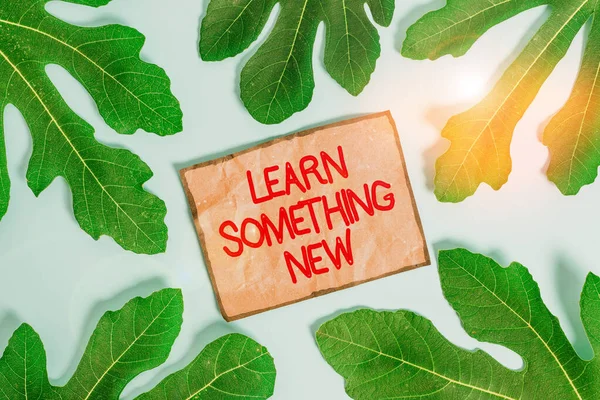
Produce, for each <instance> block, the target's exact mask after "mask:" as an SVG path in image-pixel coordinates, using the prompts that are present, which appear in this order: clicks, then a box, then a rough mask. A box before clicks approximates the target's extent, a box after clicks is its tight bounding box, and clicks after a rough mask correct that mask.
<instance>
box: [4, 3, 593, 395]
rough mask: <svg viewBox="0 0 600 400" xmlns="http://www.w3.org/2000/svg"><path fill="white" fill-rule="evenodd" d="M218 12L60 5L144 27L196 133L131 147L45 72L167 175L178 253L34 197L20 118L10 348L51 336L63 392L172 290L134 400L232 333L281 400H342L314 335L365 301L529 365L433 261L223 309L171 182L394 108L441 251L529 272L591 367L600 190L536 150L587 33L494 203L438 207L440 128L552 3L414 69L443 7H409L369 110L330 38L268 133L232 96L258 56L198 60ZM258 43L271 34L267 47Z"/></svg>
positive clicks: (101, 132)
mask: <svg viewBox="0 0 600 400" xmlns="http://www.w3.org/2000/svg"><path fill="white" fill-rule="evenodd" d="M206 2H207V0H204V1H202V0H176V1H164V0H162V1H161V0H115V1H113V2H112V3H111V4H110V5H109V6H107V7H104V8H101V9H99V10H94V9H91V8H85V7H80V6H74V5H71V4H64V3H62V4H61V3H52V4H50V5H49V10H51V11H52V12H53V13H54V14H55V15H59V16H61V17H63V18H64V19H66V20H67V21H70V22H73V23H77V24H82V25H98V24H105V23H115V22H117V23H122V24H125V25H130V26H133V27H135V28H137V29H138V30H140V31H141V32H143V33H144V34H145V35H146V36H147V39H148V40H147V44H146V46H145V47H144V50H143V57H144V58H145V59H147V60H149V61H151V62H154V63H157V64H159V65H161V66H162V67H164V68H165V69H166V70H167V73H168V74H169V75H170V76H171V78H172V79H173V91H174V93H175V94H176V95H177V97H178V98H179V100H180V101H181V103H182V107H183V112H184V115H185V117H184V127H185V128H184V132H183V133H181V134H178V135H176V136H172V137H168V138H160V137H158V136H154V135H150V134H146V133H144V132H138V133H137V134H135V135H133V136H129V137H126V136H119V135H117V134H116V133H114V132H113V131H111V129H109V128H108V127H107V126H106V124H105V123H104V122H103V121H102V119H101V118H100V116H99V115H98V112H97V110H96V107H95V105H94V104H93V102H92V101H91V99H90V97H89V95H88V94H87V93H86V92H85V91H84V90H83V89H82V87H81V86H80V85H79V84H78V83H77V82H76V81H75V80H74V79H73V78H71V77H70V76H69V75H68V74H67V73H66V72H65V71H64V70H62V69H61V68H59V67H56V66H52V67H49V68H48V73H49V74H50V76H51V78H52V79H53V81H54V82H55V83H56V85H57V86H58V88H59V89H60V91H61V93H62V94H63V95H64V97H65V98H66V100H67V102H68V103H69V104H70V105H71V106H72V108H73V109H74V110H76V111H77V112H78V113H79V114H80V115H81V116H82V117H83V118H84V119H86V120H87V121H89V122H90V123H91V124H92V125H93V126H94V127H95V128H96V131H97V137H98V139H99V140H101V141H102V142H104V143H107V144H110V145H113V146H122V147H125V148H128V149H132V150H134V151H135V152H136V153H137V154H139V155H140V156H141V157H142V159H144V160H145V161H146V162H147V163H148V164H149V165H150V166H151V167H152V169H153V170H154V172H155V177H154V178H153V179H152V180H151V181H150V182H149V183H148V185H147V188H148V189H149V190H151V191H152V192H154V193H156V194H157V195H159V196H160V197H161V198H163V199H164V200H165V201H166V203H167V206H168V208H169V214H168V216H167V220H166V222H167V224H168V226H169V233H170V239H169V247H168V251H167V253H166V254H163V255H158V256H154V257H148V256H137V255H134V254H132V253H128V252H125V251H123V250H122V249H121V248H120V247H118V246H117V245H116V244H115V243H114V242H113V241H112V239H109V238H103V239H101V240H100V241H99V242H94V241H93V240H92V239H91V238H90V237H89V236H87V235H86V234H85V233H84V232H83V231H81V230H80V229H79V227H78V226H77V224H76V222H75V220H74V218H73V215H72V210H71V195H70V192H69V190H68V188H67V187H66V185H65V183H64V181H62V180H57V181H56V182H55V183H54V184H53V185H52V186H51V187H50V188H49V189H48V190H46V191H45V192H44V193H43V194H42V195H41V196H40V198H39V199H36V198H34V196H33V194H32V193H31V192H30V190H29V189H28V188H27V186H26V183H25V171H26V165H27V160H28V158H29V155H30V153H31V140H30V138H29V134H28V132H27V129H26V127H25V124H24V122H23V119H22V117H21V116H20V115H19V113H18V112H17V111H16V110H15V109H14V108H13V107H9V108H8V109H7V110H6V118H7V119H6V122H7V126H6V140H7V148H8V153H9V154H8V159H9V167H10V176H11V178H12V181H13V188H12V200H11V205H10V209H9V212H8V214H7V215H6V216H5V217H4V219H3V220H2V221H1V223H0V277H1V278H0V348H3V347H4V346H5V345H6V342H7V340H8V338H9V336H10V335H11V333H12V331H13V330H14V329H15V328H16V327H17V326H18V325H19V324H20V323H21V322H22V321H27V322H28V323H30V324H31V325H33V327H34V328H35V329H36V330H37V331H38V332H39V333H40V335H41V337H42V339H43V341H44V344H45V347H46V350H47V353H48V367H49V373H50V376H51V379H52V381H53V383H55V384H62V383H65V382H66V380H68V378H69V376H70V374H72V372H73V371H74V368H75V366H76V365H77V363H78V361H79V358H80V357H81V354H82V352H83V348H84V345H85V344H86V343H87V340H88V338H89V335H90V334H91V332H92V330H93V328H94V326H95V324H96V322H97V320H98V319H99V318H100V316H101V315H102V314H103V313H104V311H106V310H108V309H117V308H120V307H121V306H122V305H123V304H124V303H125V302H126V301H127V300H129V299H130V298H132V297H134V296H138V295H141V296H146V295H149V294H150V293H151V292H152V291H154V290H157V289H160V288H163V287H167V286H170V287H179V288H182V289H183V294H184V297H185V316H184V318H185V321H184V325H183V328H182V332H181V336H180V337H179V339H178V340H177V342H176V343H175V347H174V349H173V351H172V354H171V357H170V358H169V360H168V361H167V363H166V364H165V365H163V366H162V367H160V368H158V369H156V370H153V371H150V372H148V373H145V374H143V375H142V376H141V377H139V378H138V379H136V380H135V381H134V382H133V383H132V384H131V385H130V386H129V387H128V388H127V389H126V391H125V393H124V398H126V399H132V398H133V397H134V396H135V395H137V394H139V393H141V392H143V391H145V390H148V389H149V388H150V387H152V386H153V385H154V384H155V383H157V382H158V380H159V379H161V378H163V377H164V376H166V375H167V374H169V373H171V372H173V371H175V370H177V369H180V368H182V367H183V366H185V365H186V364H187V363H188V362H190V361H191V360H192V359H193V358H194V357H195V356H196V355H197V354H198V352H199V351H200V350H201V349H202V348H203V347H204V346H205V345H206V344H207V343H208V342H210V341H212V340H214V339H216V338H217V337H219V336H221V335H223V334H226V333H229V332H241V333H245V334H248V335H250V336H252V337H253V338H255V339H256V340H258V341H259V342H261V343H262V344H264V345H265V346H267V347H268V348H269V350H270V351H271V353H272V354H273V356H274V357H275V362H276V365H277V370H278V375H277V384H276V390H275V397H274V398H275V399H286V400H300V399H333V400H335V399H345V398H347V396H346V395H345V393H344V388H343V382H342V379H341V378H340V377H339V376H337V374H336V373H335V372H334V371H333V370H332V369H331V368H330V367H329V366H328V365H327V363H326V362H325V361H324V360H323V359H322V358H321V356H320V354H319V351H318V349H317V347H316V345H315V342H314V339H313V335H314V332H315V330H316V329H317V327H318V326H319V324H320V323H321V322H323V321H325V320H326V319H328V318H329V317H331V316H333V315H335V314H337V313H339V312H341V311H343V310H349V309H352V308H355V307H357V306H366V307H373V308H376V309H398V308H406V309H410V310H414V311H416V312H418V313H420V314H422V315H424V316H426V317H428V318H430V319H431V320H432V321H433V322H434V323H435V325H436V326H437V327H438V329H439V330H441V331H442V332H443V333H444V334H445V335H447V337H448V338H449V339H450V340H452V341H453V342H454V343H456V344H458V345H461V346H465V347H468V348H474V347H475V346H480V347H482V348H483V349H485V350H486V351H489V352H490V353H491V354H493V355H494V356H496V357H498V359H499V360H501V361H502V362H503V363H505V364H506V365H509V366H511V367H514V368H518V367H519V366H520V363H521V361H520V359H519V357H517V356H516V355H514V354H513V353H511V352H509V351H507V350H505V349H502V348H499V347H498V346H492V345H488V344H478V343H477V342H476V341H474V340H472V339H470V338H469V337H468V336H467V335H466V334H465V332H464V331H463V330H462V329H461V327H460V324H459V321H458V319H457V317H456V316H455V314H454V312H453V311H452V309H451V308H450V307H449V306H448V304H447V303H446V301H445V300H444V299H443V297H442V293H441V290H440V285H439V280H438V275H437V270H436V266H435V263H434V265H433V266H431V267H426V268H422V269H418V270H415V271H412V272H408V273H405V274H400V275H396V276H392V277H389V278H386V279H383V280H380V281H376V282H372V283H368V284H365V285H362V286H359V287H355V288H352V289H348V290H344V291H341V292H337V293H334V294H330V295H327V296H324V297H320V298H317V299H314V300H310V301H306V302H303V303H300V304H296V305H293V306H290V307H286V308H283V309H278V310H274V311H270V312H267V313H264V314H261V315H258V316H254V317H251V318H247V319H245V320H242V321H239V322H235V323H231V324H227V323H225V322H224V321H223V319H222V318H221V316H220V314H219V311H218V309H217V305H216V302H215V298H214V296H213V291H212V288H211V285H210V282H209V279H208V275H207V272H206V269H205V266H204V264H203V259H202V256H201V253H200V248H199V246H198V242H197V238H196V233H195V230H194V227H193V224H192V221H191V217H190V214H189V211H188V206H187V202H186V199H185V197H184V193H183V191H182V188H181V185H180V182H179V179H178V174H177V170H178V169H179V168H181V167H184V166H188V165H190V164H193V163H195V162H197V161H200V160H207V159H210V158H214V157H217V156H221V155H224V154H227V153H229V152H231V151H232V150H237V149H240V148H242V147H245V146H248V145H250V144H253V143H256V142H259V141H264V140H265V139H268V138H271V137H274V136H277V135H282V134H285V133H289V132H293V131H296V130H300V129H304V128H307V127H312V126H316V125H319V124H322V123H325V122H331V121H336V120H339V119H343V118H345V117H349V116H355V115H360V114H365V113H369V112H376V111H382V110H386V109H391V110H392V112H393V115H394V118H395V119H396V121H397V123H398V129H399V131H400V135H401V140H402V145H403V147H404V152H405V154H406V161H407V165H408V169H409V173H410V177H411V179H412V183H413V187H414V191H415V196H416V198H417V202H418V205H419V209H420V211H421V216H422V219H423V225H424V228H425V233H426V236H427V239H428V241H429V244H430V250H431V252H432V254H435V252H436V251H437V250H438V249H440V248H449V247H453V246H457V245H461V246H466V247H468V248H469V249H471V250H474V251H479V252H483V253H487V254H489V255H493V256H494V257H496V259H497V260H499V261H500V262H501V263H503V264H504V265H506V264H508V263H509V262H510V261H512V260H518V261H520V262H522V263H523V264H525V265H526V266H528V267H529V268H530V270H531V272H532V274H533V275H534V277H535V279H536V280H537V281H538V282H539V284H540V287H541V291H542V295H543V297H544V300H545V301H546V302H547V304H548V306H549V307H550V309H551V310H552V311H553V312H554V313H555V314H556V315H557V316H558V317H559V318H560V320H561V323H562V325H563V327H564V328H565V330H566V332H567V335H568V336H569V338H570V339H571V340H572V341H573V342H574V343H575V345H576V347H577V349H578V351H579V352H580V353H581V354H582V355H584V356H586V357H590V356H591V350H590V348H589V344H588V343H587V339H586V338H585V336H584V334H583V330H582V327H581V323H580V321H579V316H578V315H579V309H578V305H577V302H578V297H579V292H580V289H581V287H582V285H583V281H584V278H585V275H586V273H587V272H588V271H589V270H594V271H596V272H600V260H598V257H597V256H596V252H597V249H598V247H599V245H598V236H599V235H598V232H597V231H598V226H600V205H599V202H598V200H599V199H600V182H599V183H598V184H596V185H593V186H591V187H587V188H585V189H584V190H582V192H581V194H580V195H579V196H577V197H571V198H566V197H563V196H562V195H561V194H560V193H559V192H558V190H557V189H556V188H555V187H554V186H553V185H551V184H550V183H549V182H548V181H547V179H546V178H545V176H544V175H543V173H542V171H543V169H544V168H545V164H546V161H547V156H548V152H547V150H546V148H545V147H544V146H543V145H542V144H541V143H540V141H539V135H540V134H541V127H543V125H544V124H545V123H546V122H547V120H548V118H549V117H550V116H551V115H552V114H553V113H554V112H556V110H557V109H558V108H559V107H560V106H561V105H562V104H563V102H564V101H565V100H566V98H567V96H568V94H569V92H570V89H571V86H572V83H573V82H574V79H575V76H576V71H577V67H578V64H579V60H580V57H581V48H582V43H583V35H582V33H580V34H579V36H578V37H577V39H576V41H575V43H574V45H573V47H572V49H571V50H570V51H569V53H568V55H567V57H566V59H565V60H564V61H563V62H561V63H560V65H559V66H558V68H557V70H556V71H555V73H554V75H553V76H552V78H551V79H550V80H549V81H548V82H547V83H546V84H545V85H544V87H543V89H542V92H541V93H540V95H539V96H538V98H537V100H536V101H535V103H534V104H533V106H532V107H531V109H530V110H529V111H528V112H527V114H526V115H525V117H524V118H523V120H522V121H521V123H520V124H519V125H518V127H517V130H516V132H515V139H514V145H513V151H512V154H513V162H514V172H513V174H512V175H511V177H510V182H509V183H508V184H507V185H506V186H505V187H504V188H503V189H502V190H501V191H500V192H497V193H496V192H493V191H492V190H491V189H489V188H488V187H484V188H482V189H480V190H479V192H478V193H477V195H476V196H475V197H472V198H470V199H469V200H467V201H465V202H464V203H462V204H459V205H448V204H441V203H438V202H437V201H436V199H435V197H434V196H433V194H432V189H431V187H430V186H431V179H432V174H433V163H434V159H435V158H436V157H437V156H438V155H439V154H441V152H443V151H444V149H445V147H446V144H445V143H444V142H442V141H441V140H440V136H439V133H440V130H441V128H442V127H443V125H444V124H445V122H446V120H447V118H448V117H449V116H451V115H452V114H454V113H456V112H458V111H461V110H464V109H466V108H468V107H469V106H470V105H472V104H474V103H475V102H476V101H477V99H478V98H480V97H481V96H482V94H483V92H482V91H478V90H477V88H478V85H479V86H481V87H480V89H481V90H486V89H488V88H489V87H490V85H491V84H492V83H493V82H494V81H495V80H496V79H497V78H498V74H499V73H500V72H501V71H502V70H503V68H504V67H506V65H507V63H509V62H510V61H511V60H513V59H514V57H515V50H516V49H520V48H522V47H523V45H524V43H525V42H524V38H526V37H527V36H528V35H530V34H531V27H532V26H539V25H540V23H541V21H542V18H543V16H544V15H545V12H546V11H545V9H544V8H538V9H535V10H531V11H529V12H526V13H524V14H522V15H520V16H518V17H516V18H514V19H512V20H511V21H509V22H507V23H504V24H502V25H501V26H499V27H496V28H494V29H492V30H491V31H490V32H489V33H487V34H486V35H485V36H484V37H483V38H482V39H481V40H480V41H479V42H478V43H477V44H476V45H475V47H474V48H473V49H472V50H471V51H470V53H469V54H468V55H467V56H465V57H463V58H461V59H458V60H457V59H452V58H451V57H444V58H442V59H440V60H438V61H436V62H428V61H425V62H416V61H411V60H408V59H404V58H402V57H401V56H400V54H399V53H398V51H397V48H398V47H399V44H400V42H401V40H402V39H403V38H404V36H405V33H404V32H405V31H406V28H407V26H408V25H409V24H410V23H412V22H414V21H415V20H416V18H417V17H418V16H419V15H420V14H422V13H423V12H424V11H427V10H431V9H435V8H439V7H441V6H442V5H443V3H444V2H443V1H442V0H434V1H431V0H421V1H398V2H397V3H398V6H397V11H396V16H395V18H394V21H393V23H392V26H391V27H390V28H388V29H380V32H381V34H382V40H381V45H382V48H383V54H382V57H381V58H380V60H379V61H378V65H377V71H376V72H375V74H374V75H373V78H372V82H371V84H370V85H369V86H368V87H367V89H366V90H365V91H364V93H363V94H362V95H361V96H359V97H357V98H354V97H352V96H350V95H348V94H347V93H346V92H345V91H344V90H343V89H342V88H340V87H339V86H338V85H337V84H336V83H335V82H334V81H333V80H332V79H331V78H330V77H329V76H327V74H326V72H325V70H324V68H323V63H322V61H321V60H322V53H323V37H322V34H323V33H324V31H323V27H321V28H320V32H319V35H318V40H317V44H316V50H317V51H316V54H315V57H314V60H315V75H316V77H315V79H316V84H317V85H316V86H317V87H316V90H315V94H314V100H313V102H312V104H311V105H310V106H309V108H308V109H307V110H306V111H305V112H302V113H300V114H296V115H295V116H294V117H293V118H290V119H289V120H288V121H286V122H284V123H282V124H280V125H278V126H263V125H260V124H259V123H257V122H255V121H254V120H253V119H252V118H251V117H250V116H249V115H248V114H247V112H246V111H245V110H244V108H243V107H242V105H241V102H240V101H239V99H238V80H239V79H238V75H239V71H240V68H241V65H242V64H243V62H244V61H245V60H247V59H248V57H249V53H245V54H243V55H241V56H239V57H236V58H234V59H230V60H227V61H225V62H220V63H204V62H202V61H201V60H200V59H199V57H198V56H197V52H196V42H197V37H198V33H197V32H198V21H199V20H200V17H201V16H202V15H203V14H204V11H205V8H206ZM274 16H275V15H273V16H272V18H271V20H270V23H269V26H272V23H273V21H274ZM264 38H265V35H264V34H263V35H262V36H261V39H260V40H261V41H262V40H264ZM253 48H255V46H253Z"/></svg>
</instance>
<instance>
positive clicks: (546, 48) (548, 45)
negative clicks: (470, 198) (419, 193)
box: [441, 0, 590, 198]
mask: <svg viewBox="0 0 600 400" xmlns="http://www.w3.org/2000/svg"><path fill="white" fill-rule="evenodd" d="M589 1H590V0H584V1H583V2H582V3H581V5H580V6H579V7H578V8H577V9H576V10H575V12H574V13H573V14H572V15H571V16H569V18H567V20H566V21H565V23H564V24H563V25H562V26H561V27H560V29H557V31H556V33H555V35H554V36H553V37H552V38H551V39H550V40H549V41H548V43H546V45H545V46H544V48H543V49H542V50H541V51H540V52H539V54H538V55H537V56H536V57H535V59H534V60H533V62H532V63H531V64H530V65H529V67H528V68H527V70H526V71H525V72H524V73H523V75H522V76H521V77H520V78H519V79H518V80H517V82H516V83H515V85H514V86H513V87H512V89H511V90H510V92H509V93H508V95H507V96H505V98H504V99H503V100H502V102H501V103H500V105H499V106H498V108H496V110H495V111H494V114H493V115H492V116H491V117H490V118H488V119H487V122H486V124H485V126H484V127H483V129H481V130H480V132H479V134H478V135H477V137H476V138H475V140H473V143H472V144H471V147H470V148H469V149H468V150H467V151H466V152H465V157H464V158H463V160H462V161H461V162H460V163H459V164H456V165H457V166H458V168H457V169H456V172H455V173H454V176H453V177H452V179H451V180H450V181H449V184H448V185H447V187H446V190H445V191H444V193H443V194H442V195H441V197H442V198H443V197H445V196H446V194H447V193H448V191H449V190H450V187H451V186H452V183H454V182H455V180H456V177H457V176H458V173H459V172H460V170H461V169H462V168H464V165H465V161H466V160H467V158H468V157H469V155H470V154H471V151H472V150H473V148H474V147H475V145H476V144H477V143H478V142H479V139H481V136H482V135H483V133H484V132H485V131H486V130H487V129H488V128H490V125H491V123H492V121H493V120H494V119H495V118H496V116H497V115H498V113H499V112H500V110H501V109H502V108H503V107H504V105H505V104H506V103H507V102H508V100H509V99H510V98H511V97H512V95H513V93H514V92H515V90H517V88H518V87H519V86H520V85H521V82H523V80H524V79H525V77H527V76H528V75H529V72H530V71H531V69H532V68H533V67H534V66H535V65H536V64H537V63H538V61H539V60H540V58H541V57H542V56H543V55H544V53H545V52H546V51H547V50H548V49H549V48H550V46H551V45H552V43H554V41H555V40H556V39H557V38H558V37H559V36H560V33H562V32H563V30H564V29H565V28H566V27H567V25H569V23H570V22H571V21H572V20H573V18H575V16H576V15H577V14H579V12H580V11H581V9H583V7H584V6H585V5H586V4H587V3H589ZM490 134H491V136H492V138H494V133H493V131H492V132H490ZM494 143H495V138H494Z"/></svg>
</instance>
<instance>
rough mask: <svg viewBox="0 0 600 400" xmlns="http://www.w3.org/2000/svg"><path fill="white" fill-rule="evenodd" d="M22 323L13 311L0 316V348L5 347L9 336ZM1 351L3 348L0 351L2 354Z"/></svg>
mask: <svg viewBox="0 0 600 400" xmlns="http://www.w3.org/2000/svg"><path fill="white" fill-rule="evenodd" d="M22 323H23V322H22V321H21V320H20V319H19V317H18V316H17V314H16V313H15V312H14V311H8V312H6V313H5V314H4V315H3V316H2V318H0V349H4V348H5V346H6V345H7V344H8V341H9V340H10V338H11V337H12V336H13V334H14V333H15V331H16V330H17V329H18V328H19V326H21V324H22ZM2 352H3V350H2V351H0V354H2Z"/></svg>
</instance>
